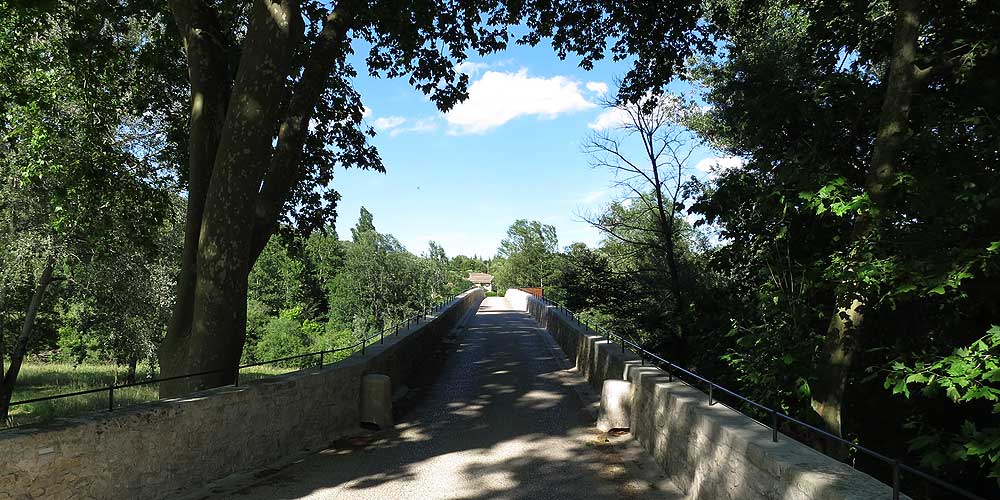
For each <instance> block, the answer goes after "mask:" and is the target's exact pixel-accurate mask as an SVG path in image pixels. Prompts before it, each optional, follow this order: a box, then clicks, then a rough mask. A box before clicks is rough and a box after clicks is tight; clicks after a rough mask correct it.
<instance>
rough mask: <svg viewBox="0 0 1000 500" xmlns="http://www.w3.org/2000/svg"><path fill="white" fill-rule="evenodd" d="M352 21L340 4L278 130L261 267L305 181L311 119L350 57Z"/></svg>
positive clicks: (257, 220)
mask: <svg viewBox="0 0 1000 500" xmlns="http://www.w3.org/2000/svg"><path fill="white" fill-rule="evenodd" d="M352 20H353V12H352V10H351V6H350V4H349V3H348V2H338V4H337V8H336V9H335V10H334V11H333V12H332V13H331V14H330V15H329V16H328V17H327V19H326V21H325V23H324V25H323V31H321V32H320V35H319V39H318V40H317V41H316V44H315V45H314V46H313V47H312V50H311V51H310V54H309V59H308V60H307V61H306V64H305V68H304V69H303V72H302V78H300V79H299V81H298V82H296V84H295V87H294V88H293V90H292V97H291V99H290V100H289V103H288V107H287V109H286V111H285V114H284V117H283V118H282V120H281V125H280V126H279V127H278V143H277V147H276V149H275V152H274V156H273V157H272V158H271V162H270V164H269V165H268V168H267V172H266V173H265V175H264V180H263V184H262V186H261V189H260V193H259V195H258V196H257V202H256V205H255V206H254V230H253V240H252V243H251V262H256V260H257V257H259V256H260V253H261V252H262V251H263V250H264V245H266V244H267V241H268V240H269V239H270V238H271V235H272V234H274V231H275V230H276V229H277V228H278V216H279V215H280V214H281V212H282V210H283V209H284V207H285V203H287V202H288V199H289V197H290V195H291V192H292V189H294V188H295V185H296V183H298V182H299V180H300V179H301V178H302V175H303V170H302V166H301V163H302V152H303V147H304V146H305V141H306V137H307V136H308V133H309V120H310V119H312V116H313V113H314V112H315V110H316V104H317V103H318V102H319V100H320V98H321V97H322V94H323V89H325V88H326V85H327V82H328V80H329V79H330V72H331V71H332V70H333V67H334V65H335V64H336V63H337V61H338V60H340V59H343V58H344V57H345V56H346V55H347V50H348V49H349V44H348V39H347V31H348V30H349V29H350V27H351V21H352Z"/></svg>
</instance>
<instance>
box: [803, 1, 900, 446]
mask: <svg viewBox="0 0 1000 500" xmlns="http://www.w3.org/2000/svg"><path fill="white" fill-rule="evenodd" d="M919 27H920V2H919V0H901V1H900V3H899V11H898V13H897V18H896V25H895V29H894V36H893V44H892V53H891V55H890V67H889V75H888V78H887V79H886V84H885V97H884V98H883V101H882V109H881V112H880V115H879V126H878V132H877V135H876V137H875V144H874V149H873V151H872V159H871V163H870V165H869V168H868V172H867V175H866V178H865V193H866V194H867V195H868V198H869V200H870V203H871V206H870V209H869V212H868V213H864V214H861V215H859V216H858V217H857V219H855V221H854V227H853V229H852V232H851V238H850V240H849V241H848V243H847V244H848V245H850V244H855V243H857V242H860V241H863V240H865V239H866V238H869V237H871V235H872V233H873V232H874V231H875V230H876V219H877V218H878V216H879V215H878V214H879V209H880V206H881V204H882V201H883V198H884V197H885V191H886V189H887V187H888V186H889V185H891V183H892V182H893V179H894V177H895V173H896V163H897V162H898V159H899V153H900V150H901V149H902V146H903V140H904V139H905V136H906V131H907V122H908V120H909V112H910V103H911V101H912V99H913V94H914V93H915V92H916V91H917V86H918V84H919V79H918V70H917V68H916V67H915V66H914V62H915V59H916V50H917V36H918V34H919ZM865 307H866V304H865V299H864V297H863V295H862V293H861V284H860V283H856V282H855V283H845V285H844V286H843V287H842V290H841V292H840V293H839V294H838V296H837V298H836V303H835V304H834V314H833V317H832V318H831V319H830V324H829V326H828V328H827V340H826V342H825V344H824V346H823V351H822V353H821V355H820V359H819V366H818V370H817V374H818V377H819V380H818V383H817V384H816V385H815V387H814V388H813V392H812V408H813V411H815V412H816V414H817V415H819V417H820V418H821V419H822V421H823V424H824V426H825V427H826V428H827V430H829V431H830V432H832V433H834V434H837V435H838V436H839V435H843V407H844V398H845V394H846V391H847V384H848V380H849V377H850V370H851V364H852V362H853V359H854V355H855V353H856V352H857V351H858V349H859V346H860V344H861V334H862V326H863V323H864V317H865V313H866V311H865Z"/></svg>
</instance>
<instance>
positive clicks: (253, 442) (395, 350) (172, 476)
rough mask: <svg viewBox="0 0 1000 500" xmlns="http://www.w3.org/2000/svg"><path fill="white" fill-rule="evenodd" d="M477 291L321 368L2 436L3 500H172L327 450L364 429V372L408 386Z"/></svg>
mask: <svg viewBox="0 0 1000 500" xmlns="http://www.w3.org/2000/svg"><path fill="white" fill-rule="evenodd" d="M483 296H484V293H483V291H482V290H479V289H475V290H470V291H469V292H466V293H465V294H463V295H462V296H461V297H460V298H459V299H458V300H457V301H455V302H454V303H453V304H451V305H450V306H449V307H448V308H447V309H444V310H442V311H440V312H439V313H435V314H432V315H431V316H430V317H429V318H428V319H427V320H426V321H423V322H421V323H420V324H417V325H414V326H412V327H411V328H408V329H405V330H403V331H400V333H399V335H398V336H397V335H390V336H387V337H386V338H385V341H384V343H381V344H380V343H378V341H377V340H376V344H374V345H372V346H369V347H368V348H367V349H366V352H365V355H364V356H362V355H361V354H360V353H357V354H355V355H353V356H351V357H349V358H347V359H344V360H342V361H340V362H338V363H336V364H333V365H329V366H327V367H324V368H322V369H319V368H314V369H305V370H300V371H297V372H294V373H290V374H287V375H282V376H276V377H268V378H264V379H260V380H256V381H253V382H250V383H248V384H246V385H244V386H241V387H220V388H217V389H212V390H208V391H204V392H200V393H194V394H189V395H187V396H184V397H181V398H174V399H168V400H161V401H157V402H153V403H146V404H141V405H136V406H133V407H129V408H124V409H120V410H115V411H111V412H96V413H91V414H87V415H82V416H80V417H77V418H65V419H59V420H57V421H55V422H53V423H51V424H47V425H44V426H41V427H37V428H20V429H14V430H8V431H3V432H0V500H10V499H17V500H21V499H41V498H44V499H53V500H58V499H70V498H78V499H95V500H97V499H131V498H141V499H159V498H172V497H175V496H178V495H181V494H184V493H185V492H190V491H192V490H195V489H198V488H201V487H203V486H204V485H205V483H208V482H211V481H214V480H217V479H220V478H223V477H225V476H227V475H229V474H233V473H238V472H247V471H252V470H255V469H259V468H262V467H265V466H268V465H270V464H274V463H276V462H280V461H282V460H284V459H286V458H288V457H292V456H295V455H297V454H300V453H302V452H308V451H314V450H320V449H323V448H326V447H328V446H329V445H330V444H331V443H332V442H333V441H335V440H337V439H339V438H342V437H345V436H349V435H352V434H354V433H357V432H358V431H359V427H358V424H359V423H358V420H359V404H360V399H359V398H360V387H361V377H362V376H363V375H364V374H366V373H385V374H387V375H390V376H391V377H392V381H393V383H394V384H396V383H400V382H402V383H405V380H406V378H407V377H409V376H410V375H411V374H412V373H413V372H414V370H415V369H416V367H417V366H419V362H420V360H421V359H424V358H425V357H426V355H427V354H428V352H429V351H430V350H432V349H434V348H435V345H436V344H437V342H438V340H440V338H441V337H442V336H443V335H445V334H446V333H447V332H448V331H450V330H451V329H452V328H454V327H455V326H456V324H457V322H458V321H459V320H461V319H462V318H463V317H464V316H465V315H466V313H468V312H469V311H471V310H474V309H475V308H476V307H478V305H479V302H480V301H481V300H482V299H483Z"/></svg>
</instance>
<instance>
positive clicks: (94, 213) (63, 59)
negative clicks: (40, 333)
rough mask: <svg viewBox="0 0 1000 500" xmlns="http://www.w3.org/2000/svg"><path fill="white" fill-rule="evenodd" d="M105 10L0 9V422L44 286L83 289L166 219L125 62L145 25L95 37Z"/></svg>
mask: <svg viewBox="0 0 1000 500" xmlns="http://www.w3.org/2000/svg"><path fill="white" fill-rule="evenodd" d="M56 5H58V6H62V4H61V3H58V2H56ZM105 7H106V6H100V5H98V6H94V5H82V6H80V7H79V8H77V9H75V10H73V11H72V12H71V15H65V16H56V15H52V14H51V13H50V12H48V11H47V10H45V9H46V6H44V5H43V6H40V7H20V6H12V5H8V4H0V17H2V18H3V20H2V21H0V68H2V71H0V78H2V81H0V107H2V109H0V136H2V139H3V140H2V143H0V152H2V154H0V178H2V183H0V225H2V227H3V228H4V231H3V234H4V235H3V237H2V238H3V245H2V247H3V250H2V251H0V252H2V253H0V259H2V262H0V264H2V265H0V269H2V276H0V278H2V281H0V297H2V299H0V302H2V304H0V305H2V307H3V316H8V315H9V313H8V311H9V310H10V309H14V308H17V309H18V310H19V311H20V312H21V314H20V321H19V322H18V323H19V328H18V332H17V334H16V335H14V336H13V339H12V342H10V344H7V342H6V335H5V333H6V332H4V331H2V330H0V358H2V357H3V355H9V358H10V362H9V364H8V365H7V366H4V363H3V362H0V371H3V380H2V383H0V418H4V417H6V415H7V410H8V405H9V402H10V400H11V396H12V394H13V391H14V386H15V385H16V382H17V378H18V375H19V373H20V368H21V365H22V363H23V362H24V359H25V357H26V355H27V354H28V351H29V347H30V346H31V345H32V343H33V341H34V340H35V333H36V320H37V319H38V317H39V315H40V314H41V313H42V312H43V311H44V310H45V309H46V302H47V298H48V297H49V296H50V295H51V293H50V292H51V288H52V286H53V284H54V283H61V282H72V283H73V284H74V285H75V286H77V287H84V288H87V287H88V286H89V288H87V289H88V290H89V292H91V293H92V292H94V291H95V290H94V287H93V286H90V285H93V283H92V282H91V283H87V280H86V279H85V278H86V276H87V274H88V271H90V270H93V269H95V268H100V269H103V270H115V268H114V265H116V264H117V265H122V262H116V260H118V258H119V257H121V256H123V255H129V256H134V255H136V253H133V252H138V253H144V254H145V252H143V249H145V248H148V247H150V246H151V245H153V244H154V240H155V239H156V233H157V232H158V231H159V229H160V228H161V225H162V221H163V219H164V217H166V214H167V213H168V207H169V196H168V190H167V187H168V186H169V179H167V178H164V176H163V174H162V168H163V167H164V164H163V162H164V161H166V158H168V157H169V153H164V152H163V148H162V146H163V144H162V142H163V141H162V138H160V137H157V136H155V135H149V134H147V132H148V130H149V129H150V127H152V126H153V125H154V122H156V121H157V120H158V119H159V116H158V115H156V114H155V113H148V114H147V113H145V112H144V110H145V109H147V105H148V103H147V102H146V101H145V100H144V99H145V98H143V97H140V94H141V93H140V92H138V89H139V88H140V87H141V86H142V85H143V84H147V83H151V82H147V81H144V79H143V78H140V77H137V76H136V66H139V59H141V58H143V57H146V56H147V54H146V53H145V52H143V51H142V50H132V49H133V48H135V47H137V46H138V45H140V44H139V40H142V39H147V40H149V39H155V38H156V35H155V31H156V22H155V20H154V19H149V17H145V18H144V17H143V16H148V12H144V11H141V10H139V11H138V12H137V13H136V16H137V18H136V19H137V20H139V19H143V20H145V21H149V23H148V24H143V23H136V24H131V23H128V22H124V21H123V20H122V21H120V22H118V23H115V24H112V25H109V26H108V28H107V29H106V30H101V32H100V33H95V32H94V30H92V29H91V27H92V26H93V22H94V20H95V19H96V18H100V17H102V16H103V15H104V14H106V12H105V10H104V9H105ZM118 51H122V52H123V54H117V52H118ZM156 88H157V87H156V86H155V85H150V86H149V87H148V88H147V89H146V90H155V89H156ZM121 96H125V97H121ZM147 255H148V254H147ZM116 274H118V275H119V276H122V277H124V276H130V277H135V275H130V270H125V269H121V268H118V269H117V272H116ZM119 297H120V296H119ZM133 305H135V304H134V303H133Z"/></svg>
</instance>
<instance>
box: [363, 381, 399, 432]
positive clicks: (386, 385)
mask: <svg viewBox="0 0 1000 500" xmlns="http://www.w3.org/2000/svg"><path fill="white" fill-rule="evenodd" d="M361 423H365V424H375V425H377V426H378V427H379V429H385V428H388V427H392V382H391V380H390V379H389V376H388V375H382V374H377V373H373V374H370V375H365V376H364V377H363V378H362V379H361Z"/></svg>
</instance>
